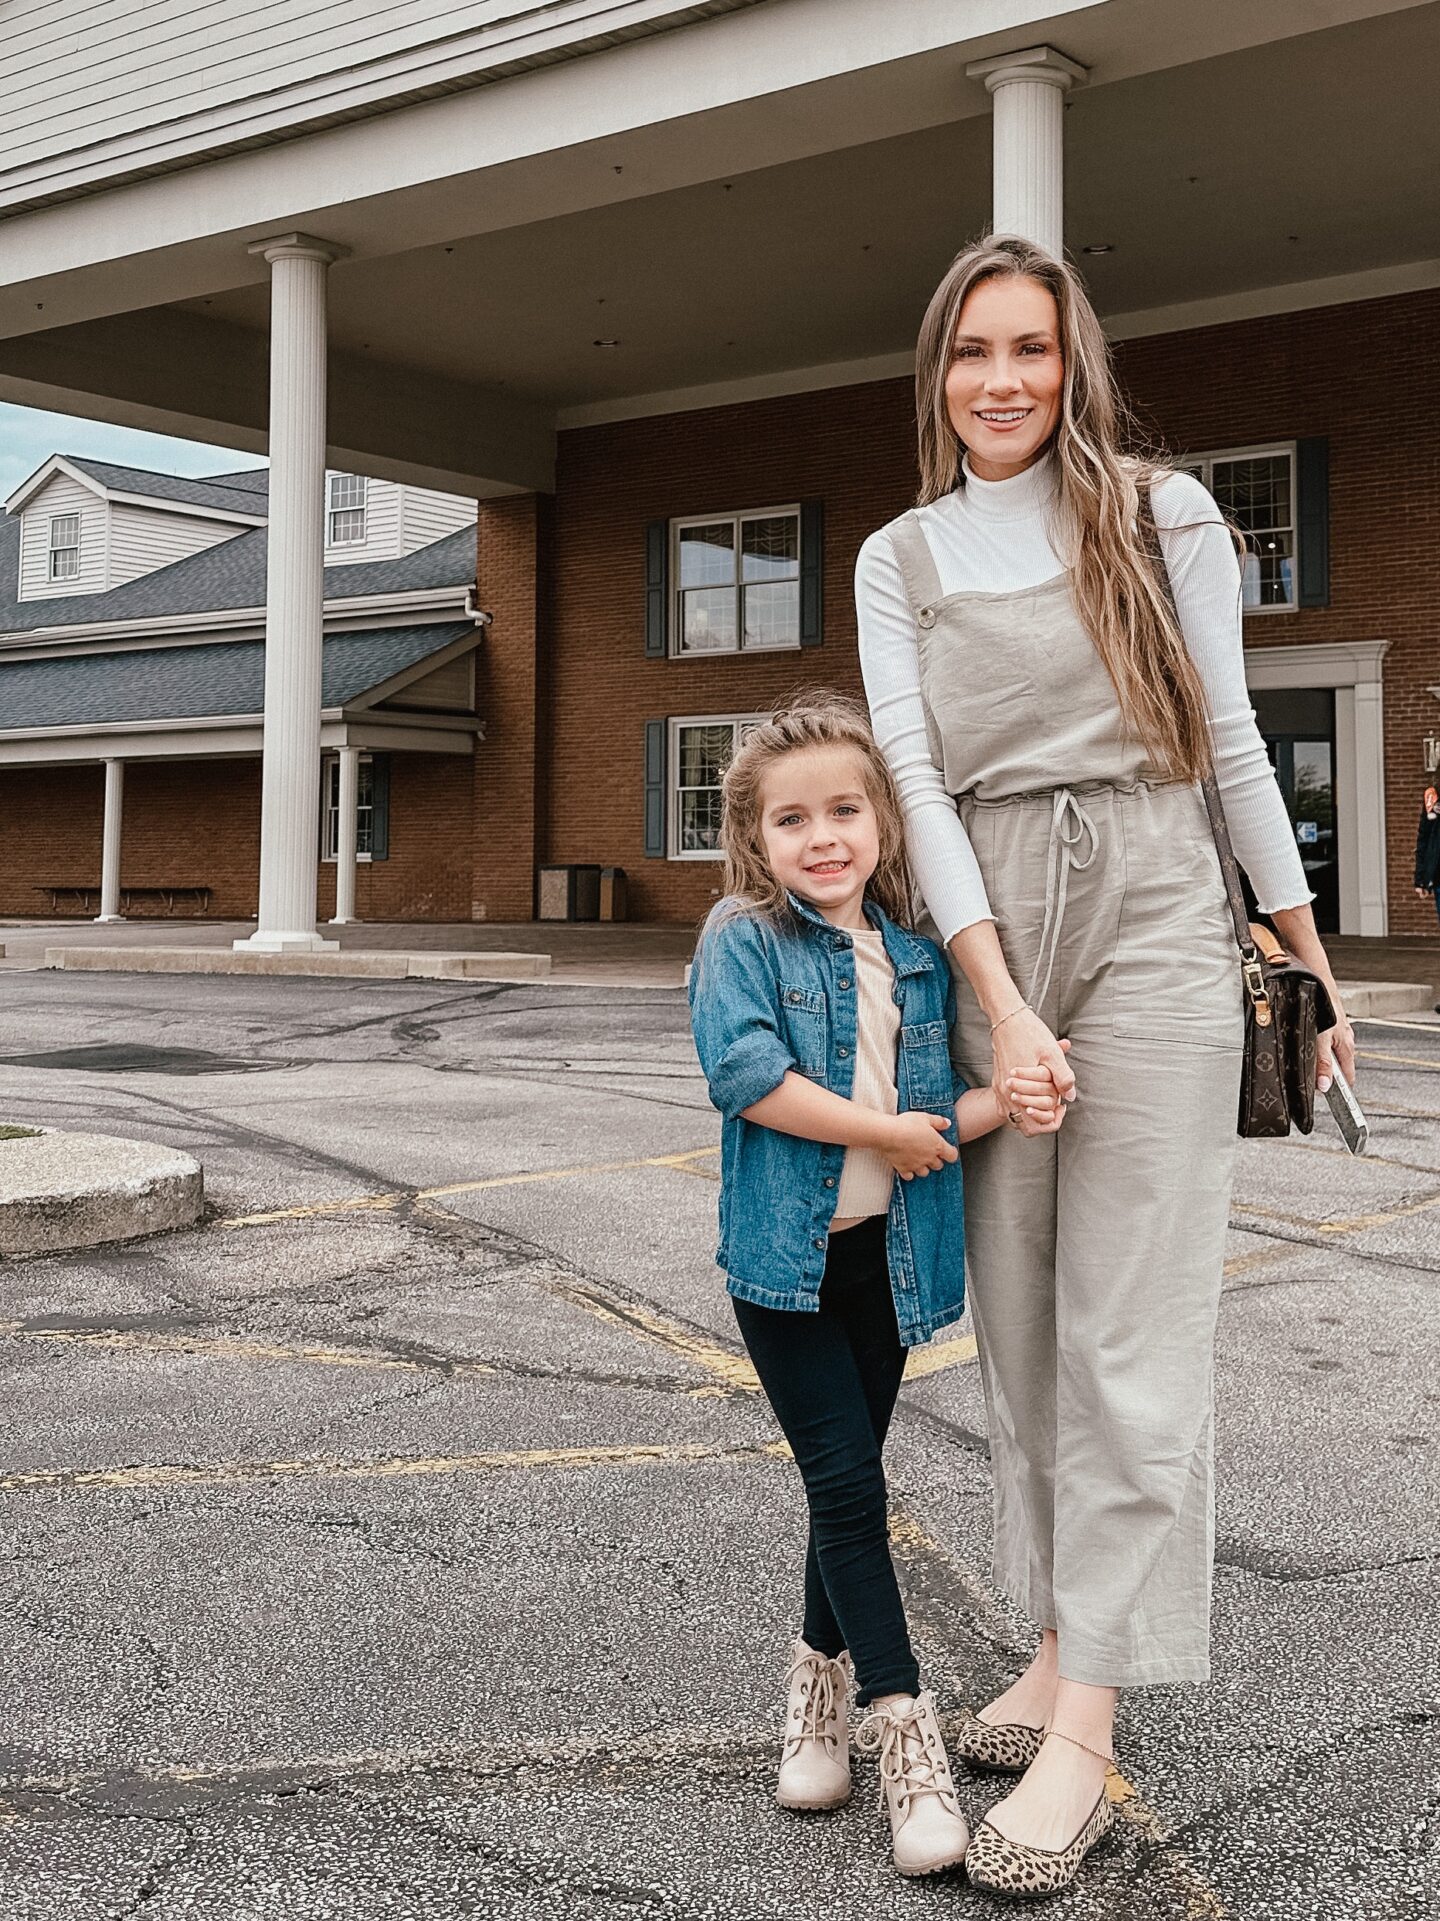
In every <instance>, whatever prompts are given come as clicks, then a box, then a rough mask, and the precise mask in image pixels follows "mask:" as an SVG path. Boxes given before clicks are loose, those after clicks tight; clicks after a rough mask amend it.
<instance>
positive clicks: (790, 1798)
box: [690, 696, 1063, 1874]
mask: <svg viewBox="0 0 1440 1921" xmlns="http://www.w3.org/2000/svg"><path fill="white" fill-rule="evenodd" d="M720 831H721V844H722V846H723V847H724V850H725V861H726V865H725V891H726V898H725V899H724V900H722V901H721V902H720V903H719V905H718V906H717V907H716V908H715V910H714V911H713V913H712V914H711V915H710V918H709V920H708V922H707V923H706V926H705V929H704V932H703V933H702V935H701V939H700V946H699V951H698V953H697V957H696V965H695V967H694V969H693V972H692V978H691V988H690V1002H691V1012H692V1020H693V1026H694V1033H695V1043H696V1047H697V1050H698V1052H699V1055H700V1061H701V1065H702V1066H703V1068H704V1070H705V1077H706V1080H707V1082H708V1083H709V1088H710V1098H711V1099H712V1101H713V1102H714V1103H715V1105H716V1107H717V1108H719V1110H720V1112H721V1114H722V1115H723V1117H724V1127H723V1131H722V1146H721V1157H722V1158H721V1190H720V1245H719V1250H718V1253H717V1256H716V1258H717V1260H718V1262H719V1264H720V1266H721V1267H722V1268H723V1269H724V1270H725V1274H726V1277H727V1281H728V1285H729V1291H730V1293H731V1295H732V1297H733V1299H734V1307H735V1316H736V1319H737V1320H738V1322H739V1324H740V1332H741V1336H742V1337H743V1339H744V1342H745V1345H746V1348H747V1349H748V1350H749V1354H750V1358H751V1360H752V1361H753V1363H754V1366H755V1371H756V1373H757V1374H758V1375H759V1377H760V1381H761V1384H762V1386H763V1387H764V1389H765V1393H766V1395H767V1397H768V1399H769V1401H770V1405H771V1407H772V1408H773V1409H774V1411H775V1416H776V1419H777V1420H778V1421H779V1423H780V1426H781V1428H782V1429H783V1431H784V1434H785V1438H786V1440H787V1441H788V1442H789V1444H790V1448H791V1451H792V1452H793V1454H794V1456H795V1460H796V1463H797V1464H798V1466H799V1468H800V1472H801V1475H802V1477H803V1479H804V1483H805V1494H806V1499H807V1502H808V1504H809V1510H810V1541H809V1546H808V1550H807V1554H806V1563H805V1616H804V1632H803V1634H802V1636H801V1638H800V1639H799V1640H798V1641H797V1642H796V1643H795V1648H794V1658H793V1659H792V1661H791V1664H790V1668H789V1673H788V1676H787V1680H788V1685H789V1699H788V1703H787V1708H786V1718H785V1734H784V1746H783V1750H782V1756H781V1763H780V1774H779V1780H778V1783H777V1787H776V1796H777V1799H778V1800H779V1801H780V1802H781V1804H782V1805H784V1806H786V1807H792V1808H810V1809H818V1808H833V1807H838V1806H840V1805H841V1804H842V1803H843V1802H845V1801H847V1800H848V1799H849V1796H850V1753H849V1740H848V1734H847V1716H846V1696H847V1691H848V1678H849V1673H850V1669H851V1665H852V1663H853V1669H854V1675H855V1680H856V1683H857V1703H858V1705H860V1706H862V1707H863V1706H869V1707H870V1708H871V1710H872V1712H871V1714H870V1716H869V1717H868V1719H867V1720H866V1721H865V1722H864V1723H863V1725H862V1726H861V1727H860V1729H859V1730H858V1731H857V1742H858V1744H859V1745H860V1746H861V1747H864V1748H867V1749H874V1748H878V1749H879V1750H880V1755H881V1763H880V1765H881V1778H882V1786H883V1794H884V1798H885V1801H886V1803H887V1806H888V1809H889V1814H890V1823H891V1829H892V1834H893V1839H894V1849H895V1864H896V1866H897V1867H898V1868H899V1870H900V1872H901V1873H902V1874H933V1873H936V1872H938V1871H939V1870H940V1869H942V1868H948V1867H952V1866H954V1865H955V1864H956V1863H957V1862H959V1861H961V1860H962V1859H963V1857H964V1854H965V1849H966V1845H967V1843H968V1840H969V1831H968V1829H967V1827H966V1824H965V1819H964V1816H963V1815H962V1814H961V1812H960V1808H959V1804H958V1803H957V1801H956V1798H955V1789H954V1785H953V1782H952V1780H951V1776H950V1766H949V1762H948V1760H947V1758H946V1754H945V1748H944V1744H943V1742H942V1740H941V1737H940V1729H939V1726H938V1723H937V1721H936V1714H935V1701H934V1697H933V1695H931V1694H930V1693H929V1692H922V1691H921V1687H920V1674H919V1670H918V1668H917V1665H916V1661H915V1656H914V1653H913V1651H912V1649H911V1646H910V1637H909V1633H908V1631H907V1628H906V1622H905V1612H904V1608H903V1606H902V1604H901V1600H900V1592H899V1588H898V1586H897V1584H896V1580H895V1570H894V1567H893V1565H892V1563H891V1559H890V1550H889V1544H888V1537H887V1531H886V1499H885V1476H884V1472H883V1469H882V1466H881V1459H880V1455H881V1448H882V1446H883V1444H884V1440H885V1434H886V1429H887V1428H888V1426H889V1423H890V1416H891V1413H892V1411H893V1409H894V1405H895V1398H896V1395H897V1393H898V1391H899V1387H900V1378H901V1375H902V1374H903V1372H904V1368H905V1350H906V1348H907V1347H909V1346H913V1345H915V1344H916V1343H918V1342H921V1341H927V1340H929V1338H930V1336H931V1335H932V1334H933V1333H934V1332H935V1330H936V1329H937V1328H940V1327H943V1326H945V1325H946V1324H947V1323H948V1322H950V1321H953V1320H955V1319H956V1317H957V1316H958V1315H959V1313H960V1311H961V1308H962V1306H963V1304H964V1241H963V1220H962V1203H961V1179H960V1167H959V1165H958V1150H957V1147H956V1144H955V1143H956V1139H957V1136H958V1139H959V1140H961V1141H965V1140H970V1139H973V1138H974V1137H976V1136H977V1135H980V1134H984V1133H988V1132H989V1131H990V1130H991V1129H993V1128H996V1127H1001V1126H1004V1125H1005V1124H1006V1123H1007V1122H1008V1123H1011V1124H1013V1125H1015V1126H1016V1127H1017V1128H1018V1129H1019V1130H1020V1131H1021V1132H1024V1133H1027V1134H1031V1133H1050V1132H1053V1131H1054V1130H1055V1129H1056V1128H1057V1127H1058V1126H1059V1124H1060V1118H1061V1113H1062V1111H1063V1110H1062V1109H1061V1107H1060V1106H1059V1104H1058V1102H1057V1097H1056V1091H1055V1086H1054V1082H1053V1080H1052V1079H1051V1077H1050V1076H1049V1074H1048V1072H1047V1071H1046V1070H1043V1069H1038V1068H1037V1069H1032V1070H1029V1071H1027V1072H1026V1073H1025V1074H1024V1075H1023V1076H1017V1077H1016V1078H1015V1079H1014V1080H1012V1081H1011V1082H1010V1083H1009V1084H1008V1086H1007V1089H1006V1092H1007V1095H1008V1099H1007V1100H1006V1101H1005V1103H1004V1104H1002V1103H1001V1100H1000V1097H999V1096H998V1095H997V1094H996V1093H995V1092H994V1090H992V1089H991V1088H988V1087H987V1088H972V1089H967V1088H966V1087H965V1085H964V1083H963V1082H962V1081H960V1080H959V1079H957V1077H956V1075H955V1073H954V1070H953V1068H952V1067H951V1063H950V1049H949V1030H950V1023H951V1019H952V1016H953V1012H954V990H953V987H952V984H951V979H950V971H949V969H948V967H947V966H946V964H945V961H944V959H943V957H942V956H941V954H940V951H939V949H938V948H936V947H935V946H934V945H933V944H932V943H931V942H930V941H928V940H924V939H922V938H920V936H918V935H917V934H915V933H912V932H911V931H910V930H909V928H908V926H907V925H906V923H907V922H908V920H909V917H910V899H911V885H910V877H909V873H908V869H907V866H906V861H905V853H904V839H903V831H902V827H901V814H900V806H899V800H898V796H897V794H896V789H895V783H894V780H893V777H892V775H891V773H890V771H889V768H888V767H887V765H886V763H885V761H884V760H883V759H882V757H881V755H880V753H879V750H878V749H877V747H876V745H875V741H874V738H873V736H872V734H871V732H870V727H869V723H868V722H867V720H866V719H865V717H864V714H863V711H862V710H861V709H860V708H859V707H858V706H856V705H855V704H853V703H851V702H849V701H846V700H843V699H840V698H838V697H836V698H830V697H828V696H821V697H819V698H817V699H816V700H815V701H814V702H813V703H811V704H806V705H796V706H792V707H790V708H788V709H786V710H785V711H783V712H781V713H778V714H776V715H775V716H774V718H773V719H771V720H770V721H768V722H766V723H764V724H763V725H761V726H759V727H756V728H755V729H754V730H753V731H752V732H751V733H750V734H749V736H748V737H747V739H746V740H745V741H744V743H743V744H742V745H741V747H740V749H739V751H738V752H737V754H736V755H735V758H734V760H733V762H732V763H731V766H730V769H729V772H728V773H727V775H726V777H725V785H724V796H723V812H722V817H721V830H720ZM897 1175H898V1176H899V1179H898V1180H897V1179H896V1176H897Z"/></svg>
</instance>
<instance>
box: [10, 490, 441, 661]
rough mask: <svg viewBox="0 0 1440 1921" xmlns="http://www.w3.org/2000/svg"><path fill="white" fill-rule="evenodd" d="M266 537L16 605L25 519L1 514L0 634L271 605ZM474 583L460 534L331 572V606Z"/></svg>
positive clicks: (226, 543)
mask: <svg viewBox="0 0 1440 1921" xmlns="http://www.w3.org/2000/svg"><path fill="white" fill-rule="evenodd" d="M266 540H267V530H266V529H265V528H264V527H252V528H251V529H250V530H249V531H248V532H247V533H241V534H236V535H235V536H234V538H233V539H231V540H222V541H220V542H219V543H218V544H217V545H216V546H214V547H206V548H205V549H204V550H203V551H202V552H201V553H198V554H188V555H187V556H186V557H185V559H184V560H177V561H173V562H172V563H171V565H170V566H168V567H157V568H156V570H155V571H154V572H153V573H149V574H142V575H141V576H140V578H139V579H138V580H129V581H126V583H125V585H124V586H123V587H112V588H110V589H109V591H108V592H106V593H103V594H65V595H62V596H59V597H58V598H56V599H54V600H23V601H17V600H16V599H15V593H16V588H17V585H18V580H19V570H20V556H19V548H20V516H19V515H18V514H0V633H22V632H23V633H29V632H30V631H31V630H32V629H33V628H36V627H68V626H77V625H79V624H80V623H81V622H83V621H91V620H159V619H164V617H165V616H166V615H168V614H206V613H223V612H225V611H226V610H227V609H229V608H234V607H263V606H264V604H265V548H266ZM474 578H475V529H474V528H473V527H461V528H458V529H457V530H456V532H454V533H453V534H447V535H446V537H445V539H444V540H436V541H432V542H431V544H430V545H429V546H428V547H420V548H417V549H416V551H415V552H414V553H413V554H402V555H401V557H400V558H399V559H398V560H366V561H359V562H352V563H351V565H349V566H346V567H327V568H326V569H325V598H326V599H327V600H343V599H349V598H351V597H354V596H359V595H361V594H400V593H405V592H408V591H410V590H411V589H414V590H417V591H423V590H424V589H425V588H427V587H463V586H468V585H469V584H470V583H471V582H472V581H473V580H474Z"/></svg>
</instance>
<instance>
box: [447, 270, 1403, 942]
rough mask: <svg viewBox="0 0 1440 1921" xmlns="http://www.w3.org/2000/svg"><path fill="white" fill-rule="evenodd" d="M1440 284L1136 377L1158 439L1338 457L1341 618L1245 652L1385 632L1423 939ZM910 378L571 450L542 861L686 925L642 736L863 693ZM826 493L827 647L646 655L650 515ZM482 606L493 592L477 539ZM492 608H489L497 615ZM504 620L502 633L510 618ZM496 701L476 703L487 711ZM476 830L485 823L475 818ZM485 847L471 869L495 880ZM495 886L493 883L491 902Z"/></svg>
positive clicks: (547, 649) (1152, 361)
mask: <svg viewBox="0 0 1440 1921" xmlns="http://www.w3.org/2000/svg"><path fill="white" fill-rule="evenodd" d="M1437 326H1440V293H1420V294H1409V295H1403V296H1398V297H1396V298H1394V299H1389V300H1384V301H1372V302H1366V303H1360V304H1356V305H1352V306H1346V307H1332V308H1322V309H1317V310H1314V311H1311V312H1308V313H1301V314H1292V315H1282V316H1279V317H1277V318H1271V319H1264V320H1256V321H1246V322H1241V323H1236V324H1233V325H1230V326H1225V327H1215V328H1209V329H1205V330H1199V331H1193V332H1188V333H1184V334H1170V335H1164V336H1160V337H1157V338H1154V339H1147V340H1137V341H1133V342H1129V343H1127V344H1126V345H1125V346H1124V348H1123V350H1122V352H1121V354H1120V369H1121V375H1122V379H1123V380H1124V382H1125V383H1126V385H1127V387H1128V388H1129V390H1130V391H1131V393H1132V394H1133V396H1134V398H1135V401H1136V404H1137V407H1138V409H1139V411H1140V412H1141V414H1142V418H1144V419H1145V420H1146V422H1147V424H1148V425H1149V427H1150V429H1151V430H1152V431H1153V432H1156V433H1158V434H1159V435H1160V437H1161V438H1162V439H1163V440H1164V441H1165V442H1167V443H1168V444H1170V445H1171V446H1173V447H1176V448H1180V449H1183V448H1185V447H1190V448H1194V449H1197V450H1198V449H1207V448H1212V447H1214V448H1222V447H1226V446H1242V445H1246V444H1250V443H1254V442H1259V441H1269V440H1290V439H1298V438H1301V437H1304V436H1308V435H1317V434H1323V435H1325V436H1327V437H1328V439H1329V441H1330V461H1331V508H1330V527H1331V540H1330V554H1331V604H1330V606H1329V607H1326V608H1319V609H1314V610H1305V611H1303V612H1299V613H1295V614H1283V615H1263V616H1260V617H1259V618H1254V619H1251V620H1250V621H1248V622H1247V633H1246V641H1247V644H1250V645H1266V646H1269V645H1284V644H1286V643H1287V642H1294V643H1302V642H1303V643H1314V642H1317V641H1332V640H1360V639H1373V638H1375V637H1376V636H1389V637H1390V639H1391V643H1392V644H1391V647H1390V651H1389V654H1388V655H1387V658H1386V662H1385V709H1386V742H1387V747H1386V754H1387V796H1388V841H1389V860H1390V874H1389V894H1390V910H1391V927H1392V930H1393V931H1395V932H1397V933H1399V932H1407V931H1409V932H1418V931H1428V929H1429V928H1430V926H1431V925H1432V924H1433V912H1432V910H1431V908H1430V905H1429V903H1428V902H1424V903H1422V902H1420V901H1417V900H1416V899H1415V897H1414V895H1413V893H1412V891H1411V886H1410V882H1411V874H1412V867H1411V861H1412V857H1413V851H1414V831H1415V816H1416V813H1417V811H1418V805H1419V793H1420V791H1421V789H1422V788H1423V785H1424V781H1423V778H1422V776H1421V772H1420V759H1419V754H1420V745H1419V743H1420V739H1421V736H1422V735H1423V734H1424V733H1425V732H1426V731H1428V730H1429V729H1431V728H1434V727H1436V726H1437V724H1440V705H1437V703H1436V702H1435V701H1434V700H1433V699H1432V698H1431V696H1430V695H1429V694H1428V693H1427V692H1426V688H1427V687H1428V686H1429V685H1431V684H1440V614H1437V611H1436V594H1435V589H1434V586H1433V578H1434V575H1435V573H1436V570H1437V563H1440V438H1437V427H1436V422H1437V420H1440V356H1436V355H1435V354H1434V353H1433V352H1432V351H1431V348H1430V342H1431V340H1432V339H1433V337H1434V335H1435V332H1436V330H1437ZM914 484H915V483H914V427H913V397H912V389H911V383H910V382H909V381H908V380H896V381H886V382H881V383H876V384H874V385H871V386H864V387H847V388H841V389H836V390H833V391H829V392H825V393H812V394H798V395H792V396H787V397H785V398H782V399H776V400H767V401H761V402H756V403H753V404H751V405H748V406H740V407H728V408H716V409H713V410H708V411H705V412H699V413H685V414H675V415H669V416H664V417H661V418H657V419H649V420H636V421H626V422H621V423H618V424H614V425H607V426H599V427H591V428H584V429H577V430H574V431H571V432H567V433H564V434H562V435H561V436H560V444H559V478H558V491H557V499H556V529H555V548H556V551H555V567H554V582H555V605H554V609H553V615H552V617H551V619H550V620H549V622H548V623H547V628H546V633H545V637H544V645H543V652H544V656H545V658H546V659H547V661H548V664H549V671H550V677H551V686H550V694H549V700H548V703H547V711H548V717H549V725H548V730H547V729H546V728H545V727H543V726H542V728H541V731H540V738H541V740H542V743H546V742H547V738H548V751H545V752H542V755H541V757H540V759H541V766H540V769H539V772H540V777H541V779H542V782H543V785H544V805H545V813H546V815H547V820H546V823H545V825H544V831H543V832H542V833H541V834H540V836H539V838H538V841H537V845H538V846H539V848H540V850H541V851H540V853H539V858H541V859H548V860H553V861H597V862H599V863H601V864H602V865H612V864H619V865H621V866H623V867H625V868H626V869H627V870H628V872H629V877H630V912H631V916H632V918H634V919H640V920H667V921H691V920H694V919H697V918H698V917H699V916H700V915H702V914H703V913H704V911H705V909H706V907H707V905H708V903H709V901H710V899H711V897H712V890H713V889H714V888H715V887H717V886H718V881H719V870H718V867H717V866H715V865H713V864H712V863H709V862H675V861H662V860H653V859H647V858H646V857H645V853H644V839H643V817H642V800H643V786H642V781H643V771H642V751H643V741H644V724H645V722H646V721H647V720H649V719H655V718H662V717H667V716H672V715H677V714H705V713H725V712H744V711H747V710H749V709H752V708H755V709H759V708H764V707H765V706H766V705H767V704H768V703H770V702H773V701H775V700H777V699H779V698H781V697H783V696H784V695H785V694H786V693H787V692H789V691H790V690H791V689H793V688H794V687H795V686H797V685H799V684H804V685H816V684H824V685H829V686H834V687H840V688H844V689H845V690H847V691H851V692H854V691H858V689H859V666H858V660H857V656H856V648H855V617H854V607H853V601H852V592H851V575H852V571H853V567H854V561H855V555H856V552H857V551H858V549H859V546H860V544H861V542H862V541H863V540H864V538H865V536H866V535H867V534H868V533H869V532H870V531H871V530H872V529H873V528H875V527H877V526H879V525H881V524H882V523H883V522H884V521H886V520H888V519H890V518H891V517H892V516H893V515H894V514H896V513H898V512H900V511H901V510H902V509H903V508H904V507H905V506H906V505H907V504H908V503H909V501H910V499H911V497H912V495H913V491H914ZM811 495H815V496H819V497H820V498H821V499H823V501H824V503H825V582H824V592H825V616H824V633H825V638H824V644H823V645H822V646H821V647H819V648H817V649H815V650H813V651H807V652H805V653H802V654H780V655H770V656H754V657H750V658H745V657H741V656H736V655H729V656H720V657H716V658H711V659H689V660H663V661H656V660H647V659H646V658H645V652H644V631H643V622H644V592H643V590H644V529H645V524H646V522H647V521H649V520H652V519H669V518H672V517H675V516H678V515H682V514H694V513H705V512H709V511H712V510H714V511H724V510H732V509H736V508H743V507H750V506H764V505H767V504H769V503H771V502H777V501H782V500H798V499H801V498H803V497H808V496H811ZM480 578H481V582H482V598H485V597H486V596H487V595H488V594H489V588H488V587H487V585H486V579H487V576H486V571H485V563H484V549H483V544H482V565H481V574H480ZM487 604H488V603H487ZM497 625H498V622H497ZM488 711H489V710H488V709H487V708H486V707H485V706H484V705H483V704H482V707H481V712H482V714H487V713H488ZM478 818H479V816H477V819H478ZM484 865H485V863H484V859H483V857H482V855H481V852H480V850H479V849H478V848H477V873H479V872H481V871H483V869H484ZM478 891H479V888H478V883H477V892H478Z"/></svg>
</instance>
